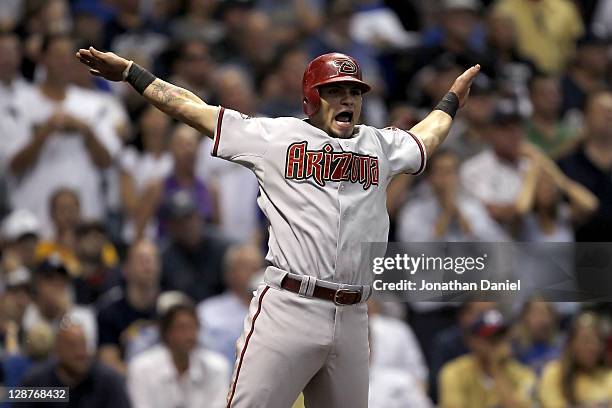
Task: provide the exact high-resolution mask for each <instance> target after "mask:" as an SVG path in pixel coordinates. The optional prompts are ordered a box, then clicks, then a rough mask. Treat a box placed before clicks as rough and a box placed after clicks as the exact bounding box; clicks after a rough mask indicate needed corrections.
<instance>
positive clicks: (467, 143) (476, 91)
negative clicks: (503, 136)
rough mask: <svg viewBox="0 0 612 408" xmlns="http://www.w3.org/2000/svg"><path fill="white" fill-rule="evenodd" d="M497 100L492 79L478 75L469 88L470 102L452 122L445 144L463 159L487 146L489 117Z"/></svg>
mask: <svg viewBox="0 0 612 408" xmlns="http://www.w3.org/2000/svg"><path fill="white" fill-rule="evenodd" d="M496 100H497V94H496V93H495V89H494V84H493V80H491V79H490V78H489V77H487V76H485V75H484V74H482V75H479V76H478V77H477V78H476V80H474V83H473V84H472V87H471V88H470V103H469V104H467V105H466V106H465V107H464V108H463V109H462V110H461V114H460V115H459V116H458V117H457V119H456V122H455V124H454V126H453V127H454V128H455V131H454V132H453V134H452V135H450V136H449V140H447V141H446V142H445V146H446V147H447V148H448V149H449V150H452V151H454V152H455V153H457V155H458V156H459V159H460V160H461V161H465V160H467V159H469V158H471V157H473V156H475V155H477V154H478V153H480V152H482V151H483V150H484V149H485V148H486V146H487V142H486V141H487V133H488V130H489V128H490V126H489V125H490V119H491V116H492V115H493V111H494V109H495V105H496Z"/></svg>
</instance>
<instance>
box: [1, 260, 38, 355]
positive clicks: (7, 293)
mask: <svg viewBox="0 0 612 408" xmlns="http://www.w3.org/2000/svg"><path fill="white" fill-rule="evenodd" d="M4 281H5V282H4V284H5V288H4V293H3V294H2V296H1V302H2V307H1V308H0V312H1V314H2V319H1V320H2V322H1V325H2V328H1V329H0V330H1V332H2V333H3V334H4V339H3V343H4V349H5V351H7V352H11V351H18V348H19V342H20V341H21V339H22V337H23V331H22V324H23V316H24V315H25V311H26V310H27V308H28V306H29V305H30V303H31V302H32V276H31V274H30V272H29V271H28V270H27V269H25V268H21V269H15V270H13V271H11V272H8V273H7V272H5V274H4ZM11 335H15V337H13V338H12V339H10V340H14V341H15V342H16V344H13V346H16V347H9V346H10V344H9V343H10V340H9V337H10V336H11ZM11 349H12V350H11Z"/></svg>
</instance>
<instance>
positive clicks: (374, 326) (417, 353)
mask: <svg viewBox="0 0 612 408" xmlns="http://www.w3.org/2000/svg"><path fill="white" fill-rule="evenodd" d="M368 315H369V318H370V341H371V345H370V369H372V368H375V367H380V368H390V369H394V370H398V371H403V372H407V373H409V374H410V375H411V376H412V377H413V378H414V384H417V385H418V386H419V387H420V388H421V390H422V391H423V392H425V390H426V389H427V376H428V374H429V370H428V369H427V365H426V364H425V358H424V356H423V353H422V351H421V346H420V345H419V342H418V340H417V338H416V336H415V335H414V332H413V331H412V329H411V328H410V326H409V325H408V324H406V323H405V322H403V321H402V320H400V319H396V318H393V317H390V316H385V315H384V314H382V313H381V304H380V303H379V302H378V301H375V300H370V301H368Z"/></svg>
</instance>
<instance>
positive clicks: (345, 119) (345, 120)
mask: <svg viewBox="0 0 612 408" xmlns="http://www.w3.org/2000/svg"><path fill="white" fill-rule="evenodd" d="M334 120H335V121H336V122H337V123H339V124H341V125H348V124H350V123H351V122H352V121H353V112H350V111H344V112H340V113H339V114H337V115H336V116H335V118H334Z"/></svg>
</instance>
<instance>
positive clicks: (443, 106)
mask: <svg viewBox="0 0 612 408" xmlns="http://www.w3.org/2000/svg"><path fill="white" fill-rule="evenodd" d="M436 109H437V110H441V111H442V112H446V113H448V114H449V115H450V116H451V118H455V115H456V114H457V109H459V97H458V96H457V94H456V93H454V92H449V93H447V94H446V95H444V98H442V100H441V101H440V102H439V103H438V104H437V105H436V107H435V108H434V110H436Z"/></svg>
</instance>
